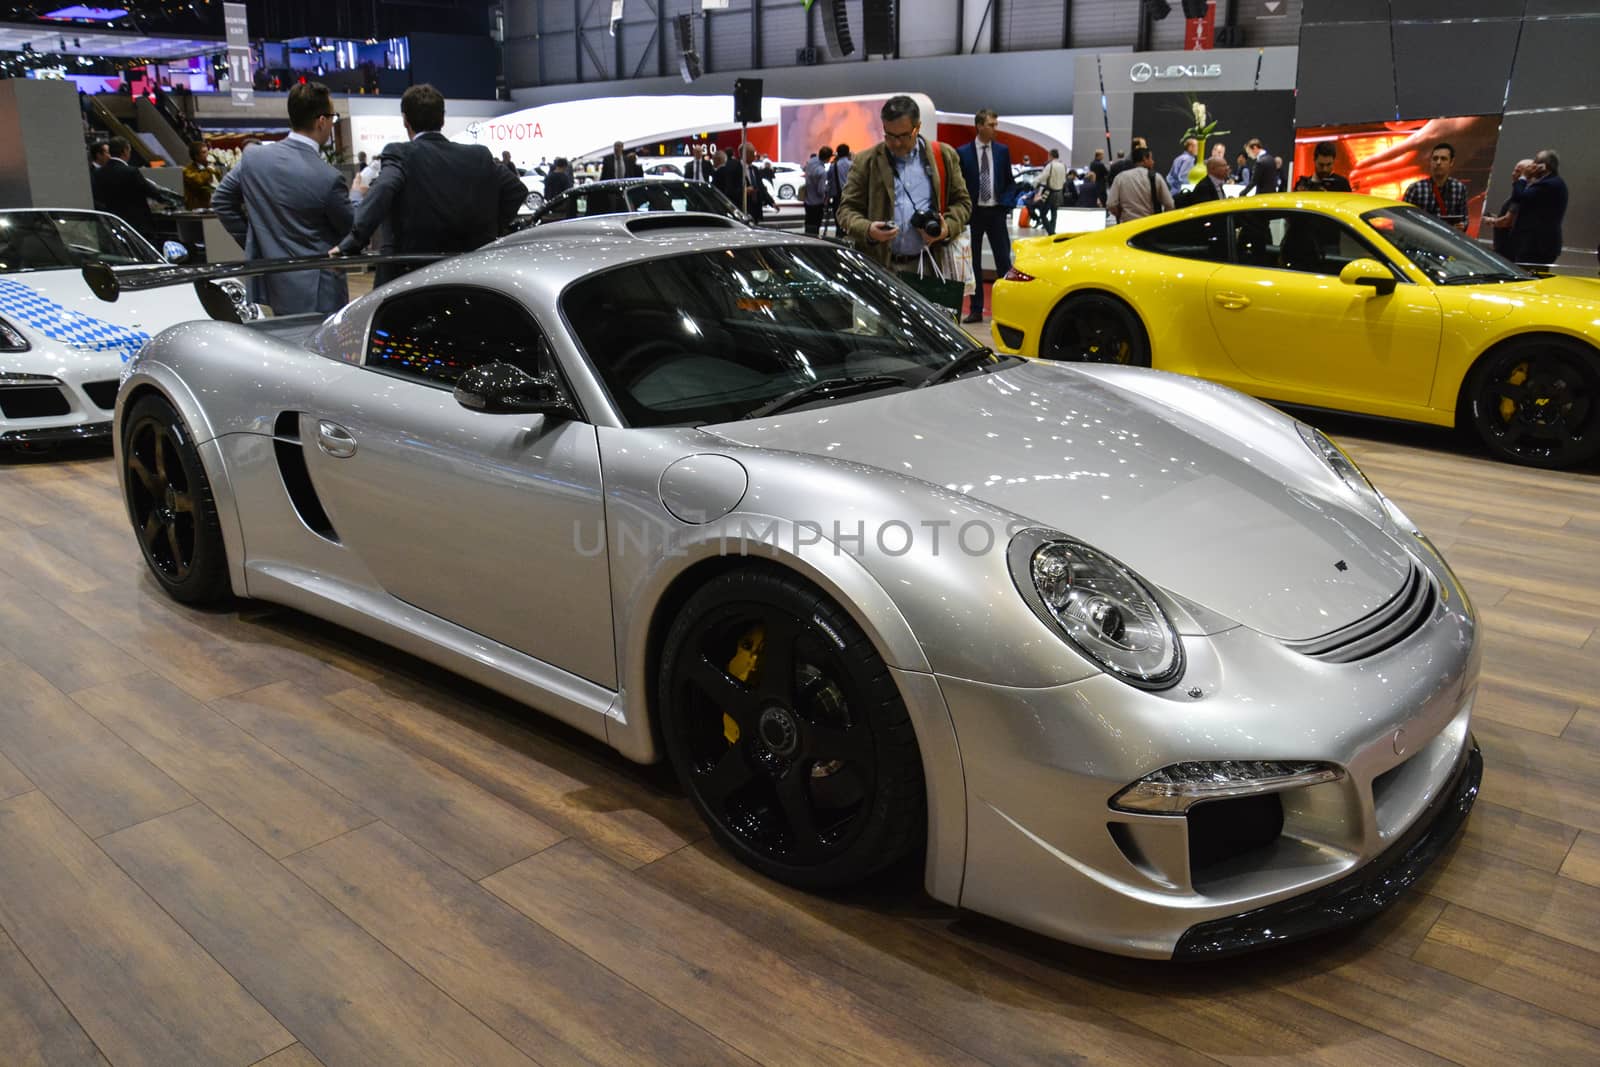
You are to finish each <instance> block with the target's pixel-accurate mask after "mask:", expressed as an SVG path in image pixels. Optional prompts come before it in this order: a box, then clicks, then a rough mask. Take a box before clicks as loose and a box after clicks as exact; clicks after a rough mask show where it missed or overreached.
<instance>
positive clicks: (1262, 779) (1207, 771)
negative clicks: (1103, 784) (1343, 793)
mask: <svg viewBox="0 0 1600 1067" xmlns="http://www.w3.org/2000/svg"><path fill="white" fill-rule="evenodd" d="M1343 777H1344V771H1342V770H1340V769H1339V768H1338V767H1335V766H1334V765H1333V764H1331V763H1312V762H1302V761H1290V760H1215V761H1211V762H1205V763H1174V764H1173V765H1172V766H1170V767H1163V768H1161V769H1160V770H1159V771H1156V772H1155V773H1154V774H1147V775H1145V776H1144V777H1143V778H1141V779H1139V780H1138V781H1137V782H1134V783H1133V784H1132V785H1130V786H1128V788H1126V789H1124V790H1123V791H1122V792H1120V793H1118V794H1117V795H1116V796H1114V797H1112V798H1111V806H1112V807H1113V808H1116V809H1118V810H1119V811H1131V812H1138V813H1140V814H1145V815H1181V814H1183V813H1184V812H1186V811H1188V810H1189V809H1190V808H1191V807H1193V806H1194V805H1196V804H1198V803H1200V802H1201V801H1205V800H1222V799H1225V798H1227V797H1242V796H1251V795H1254V794H1256V793H1281V792H1283V791H1284V790H1287V789H1299V788H1301V787H1303V786H1308V785H1320V784H1321V783H1323V782H1336V781H1338V780H1339V779H1340V778H1343Z"/></svg>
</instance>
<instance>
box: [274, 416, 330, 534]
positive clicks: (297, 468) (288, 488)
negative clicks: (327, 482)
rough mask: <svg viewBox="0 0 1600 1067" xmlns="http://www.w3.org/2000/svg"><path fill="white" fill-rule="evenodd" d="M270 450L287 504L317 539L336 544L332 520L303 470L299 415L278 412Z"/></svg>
mask: <svg viewBox="0 0 1600 1067" xmlns="http://www.w3.org/2000/svg"><path fill="white" fill-rule="evenodd" d="M272 451H273V453H274V454H275V455H276V456H277V459H278V473H279V475H281V476H282V478H283V488H284V491H285V492H286V493H288V494H289V503H291V504H293V505H294V510H295V513H296V514H297V515H299V516H300V521H301V522H303V523H305V524H306V528H307V529H309V530H310V531H311V532H312V533H314V534H316V535H317V536H318V537H323V538H326V539H327V540H329V541H332V542H334V543H335V544H337V543H338V542H339V534H338V531H336V530H335V529H334V528H333V520H331V519H329V518H328V513H327V511H326V510H324V509H323V507H322V501H321V499H319V498H318V496H317V490H316V487H315V486H314V485H312V484H311V472H310V471H309V470H308V469H307V468H306V455H305V450H304V447H303V446H302V444H301V441H300V413H299V412H298V411H284V412H280V413H279V415H278V418H277V421H276V422H275V423H273V426H272Z"/></svg>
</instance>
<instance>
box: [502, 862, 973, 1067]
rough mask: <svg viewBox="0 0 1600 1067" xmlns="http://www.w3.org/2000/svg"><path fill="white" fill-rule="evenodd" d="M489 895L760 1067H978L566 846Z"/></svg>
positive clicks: (505, 876)
mask: <svg viewBox="0 0 1600 1067" xmlns="http://www.w3.org/2000/svg"><path fill="white" fill-rule="evenodd" d="M483 884H484V885H485V886H486V887H487V888H488V889H490V890H491V891H492V892H494V893H495V894H496V895H497V896H499V897H501V898H502V899H504V900H505V901H506V902H507V903H508V904H510V905H512V906H513V907H515V908H516V909H517V910H519V911H521V912H522V913H523V914H525V915H527V916H528V917H529V918H531V919H533V921H534V922H537V923H538V924H539V925H540V926H543V927H545V928H546V929H548V930H551V931H553V932H554V933H555V934H556V935H557V936H558V937H560V938H561V939H562V940H564V941H567V942H568V943H570V944H572V945H575V946H577V947H578V948H579V949H581V950H582V951H583V952H585V953H587V954H588V955H589V956H592V957H594V958H595V959H596V960H598V961H599V962H600V963H601V964H603V965H604V966H606V967H607V968H609V969H610V970H612V971H615V972H616V973H617V974H619V975H621V976H622V977H623V978H625V979H627V980H628V981H629V982H631V983H633V984H634V985H636V986H638V987H639V988H640V989H643V990H644V991H645V992H646V993H649V994H650V995H651V996H652V997H654V998H655V999H657V1000H659V1001H661V1002H662V1003H663V1004H665V1005H666V1006H667V1007H669V1008H672V1009H673V1010H675V1011H677V1012H679V1013H681V1014H683V1015H684V1016H686V1017H688V1018H689V1019H692V1020H693V1021H694V1022H696V1023H698V1024H700V1025H701V1026H703V1027H704V1028H705V1029H707V1030H708V1031H710V1032H711V1033H712V1034H714V1035H716V1036H717V1037H720V1038H722V1039H723V1040H725V1041H727V1042H728V1043H729V1044H730V1045H732V1046H734V1047H735V1048H737V1049H739V1051H741V1052H743V1053H744V1054H745V1055H747V1056H750V1057H752V1058H753V1059H756V1060H759V1061H761V1062H764V1063H773V1062H793V1063H801V1062H805V1063H813V1064H823V1063H830V1064H833V1063H837V1064H903V1063H918V1064H932V1063H972V1062H976V1061H975V1060H974V1059H973V1058H972V1057H971V1056H969V1055H966V1054H964V1053H962V1052H961V1051H960V1050H958V1049H957V1048H955V1047H954V1046H953V1045H951V1044H949V1043H948V1042H946V1041H943V1040H940V1039H939V1038H937V1037H934V1036H933V1035H930V1034H928V1033H927V1032H926V1031H925V1030H923V1029H922V1028H920V1027H917V1026H915V1025H913V1024H911V1023H910V1022H908V1021H907V1020H905V1019H904V1018H902V1017H901V1016H899V1015H897V1014H895V1013H894V1012H892V1011H890V1010H889V1009H888V1008H886V1007H880V1006H878V1005H874V1004H871V1003H869V1002H867V1001H864V1000H862V999H861V998H859V997H857V996H856V995H855V994H853V993H851V992H849V991H848V990H845V989H843V988H841V987H839V986H837V985H835V984H834V983H832V982H828V981H826V980H824V979H822V978H819V977H818V976H816V975H815V974H813V973H811V972H809V971H806V970H802V969H801V968H798V967H796V966H794V965H793V964H791V963H789V962H788V961H787V960H785V959H784V958H783V957H782V956H780V955H778V954H777V953H776V952H774V951H773V950H772V949H770V948H768V947H767V946H765V945H763V944H761V943H759V942H757V941H755V940H753V939H751V938H747V937H745V936H743V935H742V934H739V933H737V932H736V931H733V930H731V929H729V928H728V927H727V926H726V925H725V924H724V923H722V922H721V921H719V920H718V919H717V918H716V917H715V916H714V915H707V914H705V913H703V912H700V911H698V910H696V909H695V908H693V907H691V906H690V905H688V904H686V903H684V902H682V901H680V900H677V899H674V898H673V897H672V896H670V895H669V894H666V893H663V892H662V891H661V890H659V889H657V888H655V887H654V886H652V885H651V884H650V883H649V882H647V881H646V880H644V879H643V878H641V877H639V875H638V874H637V873H635V872H631V871H628V870H627V869H625V868H623V867H621V866H619V865H617V864H615V863H613V862H612V861H610V860H608V859H606V858H605V857H603V856H600V855H599V854H597V853H595V852H593V851H591V850H590V849H589V848H588V847H587V846H585V845H583V844H582V843H581V842H577V841H566V842H563V843H562V844H560V845H557V846H556V847H554V848H551V849H548V850H546V851H545V852H542V853H540V854H539V855H537V856H534V857H532V858H531V859H526V860H523V861H522V862H521V863H519V864H517V865H516V866H515V867H511V868H509V869H507V870H504V871H501V872H500V873H499V874H496V875H494V876H493V877H490V878H488V879H485V881H484V883H483ZM778 1005H782V1008H781V1009H779V1008H778V1007H777V1006H778Z"/></svg>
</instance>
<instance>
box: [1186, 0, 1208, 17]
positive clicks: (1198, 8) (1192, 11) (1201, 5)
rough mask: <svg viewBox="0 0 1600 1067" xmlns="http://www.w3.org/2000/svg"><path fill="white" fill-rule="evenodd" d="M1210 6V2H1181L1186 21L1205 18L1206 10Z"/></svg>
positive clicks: (1198, 0)
mask: <svg viewBox="0 0 1600 1067" xmlns="http://www.w3.org/2000/svg"><path fill="white" fill-rule="evenodd" d="M1209 6H1211V0H1183V17H1184V18H1186V19H1203V18H1205V17H1206V8H1207V7H1209Z"/></svg>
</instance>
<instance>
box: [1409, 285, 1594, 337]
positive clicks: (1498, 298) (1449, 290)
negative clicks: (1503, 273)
mask: <svg viewBox="0 0 1600 1067" xmlns="http://www.w3.org/2000/svg"><path fill="white" fill-rule="evenodd" d="M1437 291H1438V292H1439V294H1440V296H1441V298H1442V299H1444V300H1445V301H1446V306H1447V307H1448V306H1449V302H1450V301H1451V300H1456V301H1462V302H1464V303H1465V304H1466V306H1467V310H1468V311H1469V312H1470V313H1471V314H1472V316H1473V317H1474V318H1477V319H1481V320H1483V321H1485V322H1494V321H1496V320H1498V319H1501V318H1504V317H1505V316H1507V315H1509V314H1511V313H1512V312H1514V311H1523V310H1526V309H1528V308H1537V309H1538V310H1539V313H1540V315H1541V316H1548V315H1554V314H1560V313H1563V312H1565V313H1566V314H1568V315H1572V316H1574V320H1573V321H1571V323H1570V324H1571V325H1574V326H1587V327H1588V328H1590V329H1595V328H1597V327H1600V279H1595V278H1573V277H1570V276H1567V275H1556V276H1554V277H1550V278H1537V279H1533V280H1530V281H1525V282H1505V283H1501V284H1497V285H1462V286H1440V287H1439V288H1438V290H1437Z"/></svg>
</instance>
